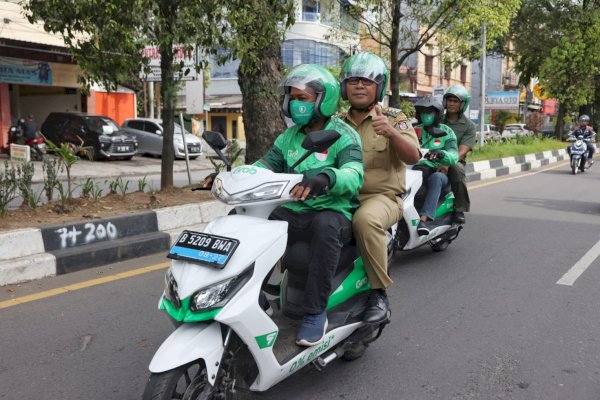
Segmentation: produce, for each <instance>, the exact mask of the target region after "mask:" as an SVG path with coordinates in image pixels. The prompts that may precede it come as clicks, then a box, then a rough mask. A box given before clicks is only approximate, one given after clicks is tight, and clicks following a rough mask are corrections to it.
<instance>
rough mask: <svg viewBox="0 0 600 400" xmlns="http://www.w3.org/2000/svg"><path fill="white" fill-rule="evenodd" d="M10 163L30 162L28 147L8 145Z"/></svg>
mask: <svg viewBox="0 0 600 400" xmlns="http://www.w3.org/2000/svg"><path fill="white" fill-rule="evenodd" d="M10 161H15V162H29V161H31V154H30V147H29V146H25V145H22V144H14V143H11V144H10Z"/></svg>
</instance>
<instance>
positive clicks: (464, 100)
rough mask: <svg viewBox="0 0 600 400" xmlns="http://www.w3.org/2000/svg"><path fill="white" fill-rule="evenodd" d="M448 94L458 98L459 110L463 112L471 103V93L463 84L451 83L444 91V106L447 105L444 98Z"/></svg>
mask: <svg viewBox="0 0 600 400" xmlns="http://www.w3.org/2000/svg"><path fill="white" fill-rule="evenodd" d="M450 96H454V97H457V98H458V99H459V100H460V112H461V113H464V112H465V111H467V108H469V104H471V95H470V94H469V92H468V91H467V89H466V88H465V87H464V86H463V85H452V86H450V87H449V88H448V90H446V93H444V108H446V107H447V106H448V104H447V102H446V99H447V98H448V97H450Z"/></svg>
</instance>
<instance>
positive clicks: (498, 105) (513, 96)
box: [485, 91, 519, 110]
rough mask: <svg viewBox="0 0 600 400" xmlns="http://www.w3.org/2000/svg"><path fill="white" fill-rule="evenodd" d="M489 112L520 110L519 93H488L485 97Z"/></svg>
mask: <svg viewBox="0 0 600 400" xmlns="http://www.w3.org/2000/svg"><path fill="white" fill-rule="evenodd" d="M485 108H486V109H487V110H518V109H519V92H518V91H513V92H488V93H486V95H485Z"/></svg>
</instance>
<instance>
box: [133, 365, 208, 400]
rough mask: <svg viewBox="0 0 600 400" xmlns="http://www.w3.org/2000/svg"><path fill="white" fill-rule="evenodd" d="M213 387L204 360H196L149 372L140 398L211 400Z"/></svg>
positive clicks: (148, 399) (153, 399)
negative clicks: (175, 366)
mask: <svg viewBox="0 0 600 400" xmlns="http://www.w3.org/2000/svg"><path fill="white" fill-rule="evenodd" d="M213 398H214V388H213V386H212V385H211V384H210V383H209V382H208V376H207V375H206V368H205V365H204V361H202V360H197V361H194V362H192V363H190V364H187V365H183V366H181V367H179V368H175V369H172V370H170V371H166V372H161V373H158V374H151V375H150V378H148V382H147V383H146V389H145V390H144V394H143V396H142V400H171V399H195V400H196V399H197V400H211V399H213Z"/></svg>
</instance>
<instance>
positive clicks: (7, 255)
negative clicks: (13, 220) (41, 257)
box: [0, 228, 44, 261]
mask: <svg viewBox="0 0 600 400" xmlns="http://www.w3.org/2000/svg"><path fill="white" fill-rule="evenodd" d="M43 252H44V241H43V240H42V231H41V230H39V229H36V228H27V229H17V230H14V231H6V232H0V261H2V260H10V259H12V258H18V257H26V256H30V255H33V254H38V253H43Z"/></svg>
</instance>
